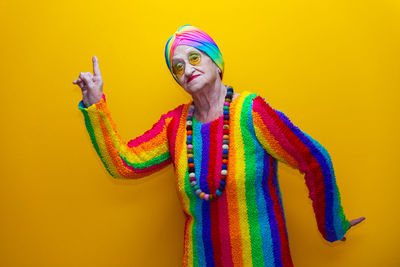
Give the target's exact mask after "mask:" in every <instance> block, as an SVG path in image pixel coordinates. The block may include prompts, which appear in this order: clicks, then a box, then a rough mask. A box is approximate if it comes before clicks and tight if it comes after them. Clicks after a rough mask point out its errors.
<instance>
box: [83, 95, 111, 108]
mask: <svg viewBox="0 0 400 267" xmlns="http://www.w3.org/2000/svg"><path fill="white" fill-rule="evenodd" d="M100 103H102V104H103V103H106V96H105V94H102V96H101V99H100V101H99V102H97V103H95V104H92V105H91V106H89V107H86V106H85V104H84V103H83V100H81V101H80V102H79V104H78V108H79V109H80V110H88V109H89V108H92V107H93V106H97V105H98V104H100Z"/></svg>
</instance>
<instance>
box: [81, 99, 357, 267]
mask: <svg viewBox="0 0 400 267" xmlns="http://www.w3.org/2000/svg"><path fill="white" fill-rule="evenodd" d="M189 106H190V103H187V104H182V105H180V106H178V107H176V108H175V109H173V110H171V111H169V112H168V113H166V114H164V115H162V116H161V118H160V119H159V121H158V122H157V123H155V124H154V125H153V127H152V128H151V129H150V130H148V131H146V132H145V133H144V134H143V135H141V136H139V137H136V138H135V139H133V140H131V141H129V142H127V143H126V142H124V141H123V140H122V139H121V137H120V136H119V135H118V133H117V129H116V126H115V124H114V122H113V121H112V118H111V116H110V112H109V110H108V109H107V105H106V99H105V96H104V95H103V98H102V99H101V101H100V102H99V103H97V104H94V105H92V106H90V107H88V108H85V106H84V104H83V102H82V101H81V102H80V103H79V109H80V110H81V111H82V113H83V115H84V119H85V124H86V128H87V131H88V133H89V135H90V138H91V141H92V143H93V146H94V148H95V149H96V151H97V153H98V155H99V157H100V158H101V160H102V162H103V164H104V166H105V167H106V168H107V170H108V172H109V173H110V174H111V175H112V176H113V177H115V178H140V177H143V176H146V175H149V174H151V173H154V172H155V171H157V170H160V169H161V168H163V167H165V166H167V165H168V164H169V163H171V162H172V163H173V164H174V168H175V173H176V175H175V177H176V186H177V191H178V195H179V198H180V202H181V204H182V209H183V212H184V213H185V215H186V222H185V230H184V256H183V261H182V265H183V266H293V262H292V258H291V255H290V249H289V241H288V233H287V229H286V222H285V217H284V209H283V205H282V196H281V193H280V189H279V183H278V176H277V169H278V168H277V166H278V165H277V162H278V161H279V162H282V163H285V164H288V165H290V166H291V167H293V168H296V169H298V170H299V171H300V172H301V173H303V174H305V175H304V177H305V184H306V186H307V189H308V191H309V197H310V199H311V200H312V206H313V210H314V213H315V218H316V222H317V226H318V230H319V231H320V233H321V234H322V236H323V237H324V238H325V239H326V240H327V241H330V242H333V241H336V240H340V239H341V238H342V237H343V236H344V234H345V233H346V232H347V230H348V229H349V227H350V223H349V221H348V220H347V219H346V218H345V215H344V213H343V208H342V206H341V203H340V194H339V190H338V187H337V185H336V181H335V175H334V171H333V167H332V162H331V158H330V156H329V154H328V152H327V151H326V149H324V148H323V147H322V146H321V145H320V144H319V143H318V142H317V141H316V140H314V139H312V138H311V137H310V136H309V135H307V134H306V133H304V132H302V131H301V130H300V129H299V128H298V127H296V126H295V125H293V123H292V122H291V121H290V120H289V119H288V118H287V117H286V115H285V114H284V113H283V112H280V111H278V110H274V109H273V108H271V107H270V106H269V104H267V103H266V102H265V101H264V99H263V98H261V97H260V96H257V95H256V94H252V93H250V92H243V93H241V94H240V95H239V96H238V97H237V98H235V99H234V100H233V102H232V104H231V108H230V110H231V112H230V114H231V115H230V116H231V119H230V126H229V127H230V129H231V131H230V135H229V137H230V140H229V166H228V178H227V185H226V188H225V191H224V193H223V194H222V196H221V197H219V198H218V199H217V200H215V201H213V202H207V201H204V200H202V199H200V198H199V197H198V196H196V195H195V193H194V191H193V189H192V187H191V185H190V182H189V177H188V164H187V153H186V149H187V147H186V117H187V113H188V109H189ZM193 122H194V125H193V140H194V141H193V146H194V153H195V155H194V159H195V165H196V169H195V172H196V177H198V178H197V179H198V184H199V185H200V188H201V189H202V191H204V192H205V193H210V192H214V191H215V190H216V188H217V187H218V184H219V182H220V178H219V174H220V171H221V160H220V159H221V157H222V126H223V116H221V117H219V118H218V119H216V120H214V121H212V122H208V123H201V122H198V121H196V120H195V119H194V121H193Z"/></svg>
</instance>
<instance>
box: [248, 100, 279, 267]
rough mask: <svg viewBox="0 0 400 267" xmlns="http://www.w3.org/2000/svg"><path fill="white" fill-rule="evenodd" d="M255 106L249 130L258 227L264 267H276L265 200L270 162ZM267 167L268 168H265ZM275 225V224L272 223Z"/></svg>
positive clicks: (251, 107) (249, 112)
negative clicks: (257, 127) (257, 129)
mask: <svg viewBox="0 0 400 267" xmlns="http://www.w3.org/2000/svg"><path fill="white" fill-rule="evenodd" d="M252 109H253V105H250V104H249V105H248V107H247V114H248V119H247V128H248V130H249V133H250V134H251V141H249V142H253V145H254V148H255V153H254V156H255V170H256V176H255V181H254V184H255V186H254V188H255V191H256V195H255V199H256V204H257V210H258V218H259V221H258V225H260V229H259V231H260V236H261V242H262V253H263V258H264V266H274V265H275V256H274V254H273V253H272V252H273V240H272V233H271V222H270V219H269V218H268V211H267V202H266V199H265V195H264V194H265V192H264V191H263V186H262V185H263V176H264V169H265V168H267V169H268V162H265V156H266V155H264V148H263V147H262V146H261V144H260V143H259V142H258V141H257V137H256V133H255V130H254V126H253V116H252ZM265 165H267V166H265ZM272 223H273V222H272Z"/></svg>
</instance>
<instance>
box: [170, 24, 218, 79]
mask: <svg viewBox="0 0 400 267" xmlns="http://www.w3.org/2000/svg"><path fill="white" fill-rule="evenodd" d="M178 45H188V46H191V47H194V48H196V49H198V50H200V51H202V52H204V53H206V54H207V55H208V56H209V57H210V58H211V59H212V60H213V61H214V63H215V64H216V65H217V66H218V67H219V68H220V70H221V80H222V77H223V75H224V59H223V58H222V54H221V52H220V51H219V48H218V46H217V44H216V43H215V42H214V40H213V39H212V38H211V37H210V36H209V35H208V34H207V33H205V32H204V31H202V30H200V29H198V28H196V27H194V26H192V25H183V26H181V27H180V28H179V29H178V30H177V31H176V32H175V33H174V34H173V35H172V36H171V37H170V38H169V39H168V41H167V44H166V45H165V60H166V62H167V66H168V68H169V71H170V72H171V74H172V76H173V77H174V79H175V81H176V82H177V83H178V84H179V85H181V84H180V83H179V79H178V77H176V76H175V74H174V73H173V71H172V62H171V61H172V56H173V54H174V51H175V48H176V47H177V46H178Z"/></svg>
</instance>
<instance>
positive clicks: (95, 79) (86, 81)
mask: <svg viewBox="0 0 400 267" xmlns="http://www.w3.org/2000/svg"><path fill="white" fill-rule="evenodd" d="M92 61H93V74H92V73H90V72H81V73H80V75H79V78H78V79H76V80H74V81H73V82H72V83H73V84H77V85H78V86H79V87H80V88H81V90H82V101H83V104H85V106H86V107H90V106H91V105H93V104H96V103H98V102H99V101H100V100H101V97H102V96H103V78H102V77H101V73H100V67H99V61H98V59H97V57H96V56H93V58H92Z"/></svg>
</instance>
